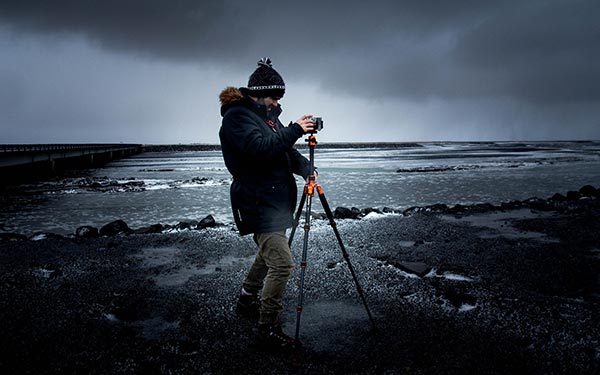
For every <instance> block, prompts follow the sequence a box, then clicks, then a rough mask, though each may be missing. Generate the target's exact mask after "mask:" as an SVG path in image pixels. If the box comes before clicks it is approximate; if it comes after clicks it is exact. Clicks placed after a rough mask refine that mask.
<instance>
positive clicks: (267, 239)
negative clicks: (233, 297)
mask: <svg viewBox="0 0 600 375" xmlns="http://www.w3.org/2000/svg"><path fill="white" fill-rule="evenodd" d="M254 242H256V244H257V245H258V253H257V254H256V259H255V260H254V263H253V264H252V266H251V267H250V271H248V276H246V280H245V281H244V289H245V290H246V291H248V292H250V293H253V294H255V293H257V292H258V291H259V290H260V289H261V288H262V295H261V304H260V319H259V323H272V322H273V321H274V320H275V319H276V318H277V316H278V315H279V313H280V312H281V311H283V305H282V304H281V300H282V298H283V293H284V292H285V287H286V284H287V281H288V279H289V278H290V274H291V273H292V269H293V268H294V262H293V260H292V253H291V250H290V247H289V245H288V240H287V237H286V236H285V231H280V232H272V233H256V234H255V235H254Z"/></svg>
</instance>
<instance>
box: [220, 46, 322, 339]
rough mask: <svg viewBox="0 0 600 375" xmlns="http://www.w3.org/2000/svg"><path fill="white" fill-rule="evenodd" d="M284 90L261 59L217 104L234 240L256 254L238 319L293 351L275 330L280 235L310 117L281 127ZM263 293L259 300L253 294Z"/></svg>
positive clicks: (306, 167) (285, 250)
mask: <svg viewBox="0 0 600 375" xmlns="http://www.w3.org/2000/svg"><path fill="white" fill-rule="evenodd" d="M284 93H285V83H284V82H283V78H282V77H281V75H279V73H278V72H277V71H276V70H275V69H273V67H272V64H271V60H270V59H268V58H264V59H261V60H260V61H259V62H258V67H257V68H256V70H255V71H254V72H253V73H252V75H251V76H250V78H249V80H248V87H243V88H240V89H236V88H234V87H227V88H226V89H224V90H223V91H222V92H221V94H220V96H219V99H220V101H221V115H222V116H223V122H222V125H221V129H220V131H219V138H220V140H221V148H222V151H223V158H224V160H225V165H226V166H227V169H228V170H229V172H230V173H231V175H232V176H233V183H232V184H231V207H232V210H233V216H234V219H235V223H236V225H237V228H238V230H239V232H240V235H242V236H243V235H246V234H250V233H253V234H254V242H255V243H256V244H257V245H258V253H257V255H256V259H255V260H254V263H253V264H252V266H251V268H250V270H249V271H248V275H247V277H246V280H245V281H244V284H243V287H242V290H241V293H240V296H239V300H238V304H237V308H238V313H240V314H242V315H246V316H254V317H256V316H258V318H259V322H258V323H259V324H258V328H259V329H258V331H259V339H260V340H261V341H262V342H263V343H264V344H266V345H268V346H275V347H283V348H286V347H293V346H294V345H295V343H294V340H293V339H292V338H291V337H289V336H287V335H285V334H284V333H283V331H282V329H281V325H280V323H279V319H278V316H279V313H280V312H281V311H282V310H283V306H282V304H281V300H282V297H283V294H284V292H285V287H286V284H287V281H288V279H289V277H290V274H291V272H292V269H293V266H294V264H293V261H292V255H291V251H290V248H289V246H288V243H287V237H286V235H285V231H286V229H287V228H289V227H291V226H292V222H293V217H292V216H293V211H294V208H295V206H296V199H297V188H296V180H295V179H294V176H293V174H297V175H300V176H302V177H303V178H304V179H306V178H307V177H308V175H309V173H310V164H309V161H308V160H307V159H306V158H305V157H304V156H302V155H300V153H299V152H298V151H296V150H295V149H294V148H293V146H294V143H296V141H297V140H298V139H299V138H300V137H302V135H303V134H305V133H307V132H310V131H311V130H313V127H314V122H313V121H312V120H311V118H312V115H309V114H306V115H303V116H301V117H300V118H299V119H298V120H296V122H294V123H290V125H289V126H287V127H286V126H283V124H282V123H281V122H280V121H279V115H280V114H281V107H280V106H279V100H281V98H282V97H283V95H284ZM261 290H262V293H261V294H259V293H260V292H261Z"/></svg>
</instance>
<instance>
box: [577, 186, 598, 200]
mask: <svg viewBox="0 0 600 375" xmlns="http://www.w3.org/2000/svg"><path fill="white" fill-rule="evenodd" d="M579 193H581V195H583V196H584V197H590V198H591V197H597V196H598V192H597V190H596V188H595V187H593V186H592V185H585V186H582V187H581V189H579Z"/></svg>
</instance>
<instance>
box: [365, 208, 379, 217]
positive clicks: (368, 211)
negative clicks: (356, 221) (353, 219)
mask: <svg viewBox="0 0 600 375" xmlns="http://www.w3.org/2000/svg"><path fill="white" fill-rule="evenodd" d="M371 212H375V213H376V214H381V213H382V212H381V210H379V209H377V208H373V207H367V208H363V209H362V210H360V214H361V215H362V216H367V215H368V214H370V213H371Z"/></svg>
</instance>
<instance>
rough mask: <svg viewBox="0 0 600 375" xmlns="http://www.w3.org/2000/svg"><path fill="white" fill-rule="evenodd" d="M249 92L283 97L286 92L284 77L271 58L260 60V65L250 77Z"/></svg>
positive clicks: (250, 93)
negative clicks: (275, 67) (274, 66)
mask: <svg viewBox="0 0 600 375" xmlns="http://www.w3.org/2000/svg"><path fill="white" fill-rule="evenodd" d="M248 91H249V92H248V94H249V95H251V96H255V97H259V98H264V97H267V96H275V97H282V96H283V94H284V93H285V83H284V82H283V78H282V77H281V75H280V74H279V73H277V71H276V70H275V69H273V64H272V63H271V59H269V58H268V57H263V58H262V59H260V60H259V61H258V67H257V68H256V70H255V71H254V73H252V74H251V75H250V78H249V79H248Z"/></svg>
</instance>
